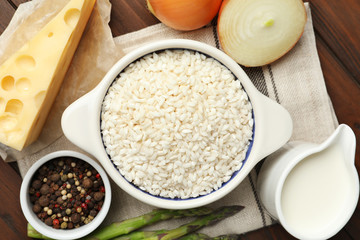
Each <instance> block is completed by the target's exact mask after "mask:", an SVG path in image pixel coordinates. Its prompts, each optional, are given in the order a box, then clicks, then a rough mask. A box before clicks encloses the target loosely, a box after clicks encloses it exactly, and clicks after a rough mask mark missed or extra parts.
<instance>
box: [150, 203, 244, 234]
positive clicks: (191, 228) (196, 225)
mask: <svg viewBox="0 0 360 240" xmlns="http://www.w3.org/2000/svg"><path fill="white" fill-rule="evenodd" d="M243 208H244V207H242V206H227V207H222V208H219V209H217V210H215V211H214V212H213V213H210V214H208V215H206V216H203V217H200V218H198V219H196V220H195V221H193V222H190V223H187V224H184V225H182V226H180V227H179V228H175V229H172V230H169V231H166V232H164V233H160V234H157V235H155V236H152V237H149V238H145V239H146V240H160V239H161V240H171V239H177V238H179V237H182V236H184V235H186V234H188V233H192V232H195V231H197V230H199V229H200V228H202V227H204V226H207V225H211V224H213V223H215V222H218V221H220V220H222V219H224V218H226V217H229V216H231V215H233V214H235V213H237V212H239V211H241V210H242V209H243Z"/></svg>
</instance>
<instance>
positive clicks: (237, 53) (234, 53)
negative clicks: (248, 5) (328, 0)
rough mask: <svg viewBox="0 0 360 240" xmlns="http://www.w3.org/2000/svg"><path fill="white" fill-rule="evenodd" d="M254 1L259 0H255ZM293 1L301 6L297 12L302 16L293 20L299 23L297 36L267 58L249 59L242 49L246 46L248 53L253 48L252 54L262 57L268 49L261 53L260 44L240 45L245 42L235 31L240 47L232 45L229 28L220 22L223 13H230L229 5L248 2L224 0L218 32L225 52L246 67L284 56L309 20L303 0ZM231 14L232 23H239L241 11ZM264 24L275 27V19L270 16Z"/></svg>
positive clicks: (264, 63) (270, 61)
mask: <svg viewBox="0 0 360 240" xmlns="http://www.w3.org/2000/svg"><path fill="white" fill-rule="evenodd" d="M253 1H254V2H257V0H253ZM291 1H293V2H292V3H293V4H294V5H295V4H297V5H299V6H300V7H299V8H298V12H297V13H298V14H299V16H301V17H299V18H298V19H297V20H296V21H294V22H293V23H294V25H296V24H297V25H298V26H297V29H296V31H295V33H296V37H293V39H291V41H290V43H289V42H287V43H286V44H284V45H283V46H284V47H283V49H282V50H281V51H279V52H278V53H276V54H273V55H272V56H271V57H269V56H267V57H265V58H263V59H261V60H258V61H254V60H253V59H252V60H249V59H247V57H244V54H243V53H244V52H242V50H244V48H245V49H246V51H247V52H246V54H247V55H248V56H250V53H249V52H251V51H252V50H253V52H251V55H253V56H255V57H258V58H259V59H260V58H261V57H260V55H261V54H263V53H264V52H265V51H266V49H262V50H263V52H262V53H261V54H259V49H261V47H260V46H255V47H254V46H245V47H244V45H243V46H240V45H241V44H243V43H244V41H243V42H241V40H240V34H238V35H237V33H234V34H233V35H237V37H238V38H237V39H236V41H237V40H238V42H237V43H236V44H238V48H237V49H236V48H234V46H230V44H229V31H227V29H225V27H224V24H221V23H220V21H221V19H222V17H223V15H226V14H227V15H229V12H228V13H226V14H224V9H226V8H227V7H228V9H234V5H235V4H237V5H241V4H243V3H244V2H246V0H224V1H223V3H222V5H221V7H220V10H219V17H218V24H217V32H218V36H219V43H220V46H221V47H222V49H223V51H224V52H225V53H227V54H228V55H229V56H230V57H232V58H233V59H234V60H235V61H236V62H237V63H239V64H241V65H243V66H245V67H259V66H264V65H267V64H270V63H272V62H274V61H276V60H278V59H279V58H281V57H282V56H284V55H285V54H286V53H287V52H288V51H290V50H291V49H292V48H293V47H294V46H295V45H296V43H297V42H298V41H299V39H300V38H301V36H302V34H303V33H304V29H305V24H306V21H307V15H306V9H305V5H304V3H303V2H302V0H289V1H288V2H291ZM273 2H277V1H275V0H274V1H273ZM279 2H280V1H279ZM230 3H231V4H232V5H231V6H230ZM228 5H229V6H228ZM228 9H227V10H228ZM231 15H232V16H226V17H227V18H231V19H234V21H233V22H232V23H234V24H235V25H236V24H239V23H238V22H236V20H238V16H240V15H241V13H238V12H236V11H233V12H232V13H231ZM275 17H276V16H275ZM291 20H294V19H291ZM290 22H291V21H290ZM275 24H276V20H275ZM239 25H240V24H239ZM263 25H264V27H265V28H267V27H270V28H271V27H273V25H274V19H271V18H270V19H269V20H267V21H265V22H263ZM241 26H242V27H244V26H243V25H241ZM233 32H236V31H233ZM288 32H289V31H288V29H287V32H286V31H285V32H282V33H286V34H287V33H288ZM293 36H295V34H293ZM232 37H233V36H232ZM264 41H267V40H266V39H264ZM234 45H235V44H234ZM268 48H271V46H269V47H268ZM241 49H242V50H241ZM246 54H245V55H246ZM241 55H243V56H241ZM253 56H251V57H253Z"/></svg>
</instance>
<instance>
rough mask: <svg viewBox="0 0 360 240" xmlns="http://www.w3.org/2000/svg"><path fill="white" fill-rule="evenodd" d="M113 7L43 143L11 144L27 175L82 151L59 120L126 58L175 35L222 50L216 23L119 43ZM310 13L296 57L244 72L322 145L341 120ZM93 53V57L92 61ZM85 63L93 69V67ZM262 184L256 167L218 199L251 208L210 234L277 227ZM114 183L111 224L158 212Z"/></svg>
mask: <svg viewBox="0 0 360 240" xmlns="http://www.w3.org/2000/svg"><path fill="white" fill-rule="evenodd" d="M58 2H62V1H57V3H58ZM49 3H51V4H49ZM46 4H47V6H46ZM55 5H56V4H55ZM60 5H61V4H60ZM46 7H47V8H54V4H53V1H51V0H33V1H32V2H28V3H25V4H22V5H20V7H19V9H18V10H17V13H16V14H15V16H14V18H13V20H12V22H11V23H10V26H11V25H12V26H17V24H18V25H19V26H21V24H23V22H25V23H26V22H27V21H23V20H24V18H26V19H28V18H29V16H31V14H30V13H31V12H32V11H37V10H38V9H40V10H41V9H44V8H46ZM55 7H56V6H55ZM58 8H59V7H58ZM110 9H111V5H110V3H109V1H108V0H98V1H97V5H96V8H95V11H94V13H93V15H92V17H91V19H90V22H89V26H88V28H87V30H86V32H85V37H84V38H83V40H82V41H81V43H80V46H79V49H80V50H79V51H78V52H77V53H76V55H75V58H74V60H73V63H72V66H71V68H70V70H69V72H68V74H67V77H66V79H65V81H64V83H63V87H62V89H61V91H60V93H59V96H58V97H57V99H56V102H55V104H54V109H53V110H52V112H51V113H50V116H49V118H48V120H47V123H46V125H45V127H44V130H43V132H42V134H41V136H40V138H39V140H38V141H37V142H36V143H35V144H33V145H31V146H29V147H28V148H26V149H24V150H23V151H22V152H14V151H12V150H11V149H8V148H6V147H4V146H3V147H2V155H0V156H4V158H5V155H8V156H9V158H13V159H14V160H16V161H18V165H19V169H20V172H21V174H22V175H24V174H25V173H26V171H27V170H28V169H29V168H30V167H31V165H32V164H33V163H34V162H35V161H36V160H37V159H39V158H40V157H42V156H44V155H45V154H47V153H50V152H53V151H57V150H63V149H68V150H76V151H81V150H80V149H78V148H77V147H76V146H74V145H72V144H71V143H70V142H69V141H68V140H67V139H66V138H65V137H64V135H63V134H62V132H61V128H60V120H59V116H61V114H62V112H63V110H64V109H65V108H66V107H67V105H69V104H70V103H71V101H73V100H75V99H76V98H78V97H80V96H81V95H83V94H84V93H85V92H86V91H88V90H90V89H91V88H92V87H94V86H95V85H96V84H97V83H98V82H99V81H100V80H101V79H102V76H104V74H105V73H106V71H107V70H108V69H109V68H110V67H111V66H112V65H113V64H114V63H115V62H116V61H117V60H118V59H119V58H120V57H122V56H124V54H126V53H128V52H129V51H131V50H133V49H136V48H137V47H139V46H140V45H143V44H146V43H149V42H153V41H157V40H163V39H171V38H185V39H193V40H197V41H201V42H204V43H207V44H209V45H212V46H215V47H217V48H219V49H221V48H220V46H219V40H218V36H217V33H216V25H215V24H216V23H215V22H214V23H213V24H212V25H209V26H207V27H205V28H202V29H199V30H195V31H190V32H179V31H175V30H172V29H170V28H168V27H166V26H164V25H163V24H157V25H154V26H150V27H147V28H145V29H142V30H139V31H137V32H133V33H129V34H125V35H122V36H119V37H116V38H114V39H113V38H112V37H109V36H111V31H110V28H109V27H108V25H107V23H108V21H109V19H110V17H109V16H110ZM306 9H307V14H308V22H307V24H306V28H305V32H304V34H303V36H302V37H301V39H300V41H299V42H298V43H297V44H296V46H295V47H294V48H293V49H292V50H291V51H290V52H289V53H287V54H286V55H285V56H284V57H282V58H281V59H279V60H278V61H276V62H275V63H272V64H270V65H266V66H264V67H257V68H244V70H245V72H246V73H247V74H248V75H249V77H250V79H251V80H252V81H253V83H254V85H255V86H256V87H257V88H258V89H259V90H260V91H261V92H262V93H263V94H264V95H266V96H268V97H270V98H272V99H274V100H275V101H276V102H278V103H279V104H281V105H282V106H284V107H285V108H286V109H287V110H288V111H289V112H290V114H291V116H292V119H293V123H294V130H293V135H292V138H291V140H304V141H309V142H314V143H320V142H322V141H323V140H325V139H326V138H327V137H328V136H329V135H330V134H331V133H332V132H333V131H334V129H335V128H336V126H337V125H338V123H337V120H336V116H335V114H334V111H333V108H332V104H331V101H330V99H329V96H328V94H327V91H326V86H325V82H324V79H323V75H322V71H321V67H320V62H319V58H318V55H317V49H316V45H315V36H314V31H313V26H312V20H311V13H310V8H309V6H308V4H306ZM25 12H27V14H26V13H25ZM29 12H30V13H29ZM29 21H30V22H31V21H33V23H35V24H36V23H39V21H37V22H36V21H35V20H34V19H33V20H31V19H30V20H29ZM13 32H14V31H10V30H9V31H6V32H4V34H3V35H2V36H1V37H0V43H3V44H0V62H1V55H2V54H3V55H4V53H5V55H6V51H5V50H4V49H5V48H6V46H9V42H11V38H9V34H10V33H13ZM15 32H16V31H15ZM99 32H100V34H99ZM9 39H10V40H9ZM1 46H2V47H1ZM85 50H86V51H85ZM88 55H91V56H92V57H91V58H89V57H88ZM84 66H91V68H86V67H84ZM81 69H86V71H83V72H81V73H79V71H81ZM84 79H85V80H86V82H85V80H84ZM81 84H83V85H84V84H85V85H86V87H80V88H79V89H77V90H74V89H72V88H71V86H74V85H76V86H78V85H81ZM69 99H70V100H69ZM258 167H260V166H258ZM257 169H258V168H257ZM256 180H257V171H256V169H254V170H253V171H252V172H251V173H250V174H249V175H248V177H247V178H245V179H244V181H243V182H242V183H241V184H240V185H239V186H238V187H237V188H236V189H235V190H234V191H232V192H231V193H230V194H228V195H227V196H225V197H224V198H222V199H220V200H218V201H217V202H214V203H212V204H210V206H212V207H218V206H223V205H234V204H239V205H243V206H245V209H244V210H243V211H241V212H240V213H238V214H236V215H234V216H232V217H230V218H227V219H225V220H223V221H222V222H219V223H217V224H216V226H214V227H208V228H205V229H203V230H202V232H203V233H206V234H208V235H210V236H218V235H221V234H230V233H238V234H240V233H244V232H249V231H252V230H255V229H258V228H262V227H265V226H268V225H271V224H273V223H274V222H275V220H274V219H272V218H271V216H269V214H268V213H267V212H266V211H265V210H264V208H263V207H262V206H261V203H260V200H259V198H258V194H257V192H256ZM112 185H113V189H112V190H113V200H112V205H111V210H110V211H109V214H108V216H107V217H106V219H105V221H104V223H103V224H104V225H106V224H110V223H111V222H114V221H119V220H123V219H125V218H129V217H134V216H138V215H141V214H143V213H145V212H148V211H151V210H152V209H153V207H151V206H149V205H146V204H144V203H142V202H140V201H138V200H136V199H134V198H132V197H131V196H129V195H128V194H126V193H125V192H123V191H122V190H121V189H120V188H119V187H117V186H116V185H115V184H114V183H112ZM183 223H184V220H173V221H170V222H163V223H159V224H157V225H156V226H154V227H151V228H152V229H167V228H174V227H176V226H179V225H180V224H183ZM151 228H150V229H151Z"/></svg>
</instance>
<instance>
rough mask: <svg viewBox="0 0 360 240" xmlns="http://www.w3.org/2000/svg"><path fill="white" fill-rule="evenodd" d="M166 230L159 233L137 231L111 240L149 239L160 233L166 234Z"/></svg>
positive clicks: (158, 231)
mask: <svg viewBox="0 0 360 240" xmlns="http://www.w3.org/2000/svg"><path fill="white" fill-rule="evenodd" d="M165 231H166V230H157V231H136V232H132V233H129V234H126V235H122V236H119V237H116V238H113V239H111V240H141V239H144V238H147V237H151V236H154V235H157V234H160V233H164V232H165Z"/></svg>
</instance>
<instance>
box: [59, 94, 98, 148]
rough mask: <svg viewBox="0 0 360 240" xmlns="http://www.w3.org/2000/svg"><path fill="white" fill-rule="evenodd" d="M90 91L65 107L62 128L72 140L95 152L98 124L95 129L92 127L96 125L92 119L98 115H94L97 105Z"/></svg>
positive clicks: (81, 146)
mask: <svg viewBox="0 0 360 240" xmlns="http://www.w3.org/2000/svg"><path fill="white" fill-rule="evenodd" d="M90 93H91V92H89V93H87V94H85V95H84V96H82V97H80V98H79V99H77V100H76V101H75V102H73V103H72V104H71V105H70V106H68V107H67V108H66V109H65V111H64V113H63V114H62V117H61V128H62V130H63V132H64V135H65V137H66V138H67V139H68V140H69V141H70V142H72V143H73V144H75V145H76V146H78V147H80V148H81V149H83V150H84V151H86V152H88V153H90V154H93V152H94V147H95V144H94V141H95V139H97V137H96V136H95V135H96V125H95V129H94V127H92V126H94V125H93V124H92V121H93V120H94V119H96V116H95V117H94V116H92V115H93V114H94V109H95V108H96V107H95V106H94V104H92V100H91V99H92V97H91V94H90ZM94 130H95V131H94ZM99 131H100V130H99Z"/></svg>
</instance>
